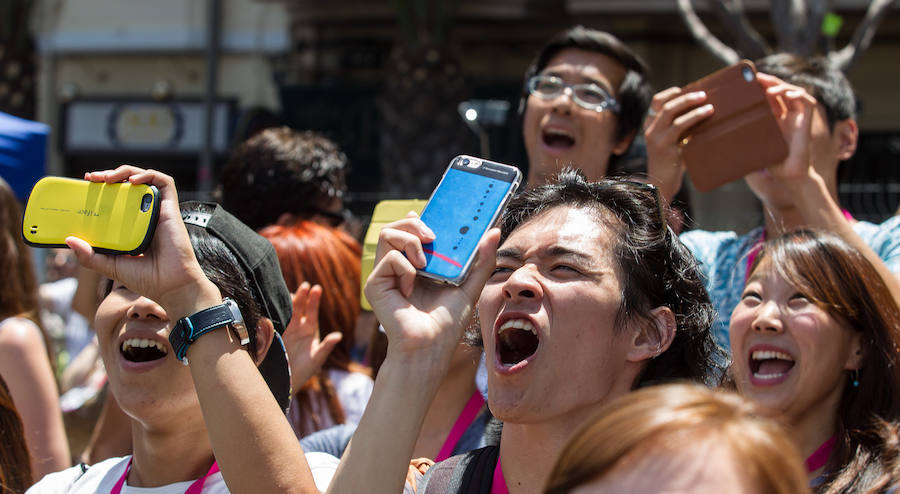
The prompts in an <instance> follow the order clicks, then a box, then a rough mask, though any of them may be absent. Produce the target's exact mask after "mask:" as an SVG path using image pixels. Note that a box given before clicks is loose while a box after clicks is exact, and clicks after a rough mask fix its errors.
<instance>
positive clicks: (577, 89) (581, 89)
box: [528, 75, 620, 114]
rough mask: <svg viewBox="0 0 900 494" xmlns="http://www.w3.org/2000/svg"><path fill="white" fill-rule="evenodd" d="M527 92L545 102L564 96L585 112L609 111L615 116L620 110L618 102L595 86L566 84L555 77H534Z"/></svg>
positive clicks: (530, 80) (591, 84)
mask: <svg viewBox="0 0 900 494" xmlns="http://www.w3.org/2000/svg"><path fill="white" fill-rule="evenodd" d="M528 92H529V93H531V94H533V95H535V96H537V97H539V98H541V99H545V100H551V99H554V98H557V97H559V95H560V94H566V95H567V96H569V97H570V98H572V101H574V102H575V104H577V105H578V106H580V107H582V108H584V109H586V110H594V111H597V112H602V111H606V110H609V111H611V112H613V113H615V114H618V113H619V110H620V106H619V102H618V101H616V99H615V98H613V97H612V95H611V94H609V92H607V91H606V89H603V88H602V87H600V86H598V85H597V84H594V83H588V84H566V82H565V81H563V80H562V79H561V78H559V77H556V76H555V75H536V76H533V77H531V78H529V79H528Z"/></svg>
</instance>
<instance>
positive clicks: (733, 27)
mask: <svg viewBox="0 0 900 494" xmlns="http://www.w3.org/2000/svg"><path fill="white" fill-rule="evenodd" d="M712 6H713V9H714V10H715V11H716V14H718V16H719V20H720V21H721V22H722V24H724V25H725V28H726V29H728V31H729V32H731V33H732V34H733V35H734V37H735V42H736V43H737V51H738V52H740V54H741V55H743V56H744V57H745V58H749V59H751V60H755V59H757V58H760V57H763V56H765V55H768V54H769V53H771V52H772V49H771V48H770V47H769V45H768V43H766V40H764V39H763V37H762V36H761V35H760V34H759V33H758V32H757V31H756V29H755V28H754V27H753V25H752V24H750V19H748V18H747V14H746V12H745V11H744V6H743V4H742V3H741V1H740V0H716V1H713V2H712Z"/></svg>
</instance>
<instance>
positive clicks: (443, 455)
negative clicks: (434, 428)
mask: <svg viewBox="0 0 900 494" xmlns="http://www.w3.org/2000/svg"><path fill="white" fill-rule="evenodd" d="M482 406H484V397H483V396H481V392H480V391H478V390H477V389H476V390H475V392H474V393H472V397H471V398H469V402H468V403H466V406H465V408H463V410H462V412H460V414H459V417H457V418H456V422H455V423H454V424H453V428H452V429H450V434H448V435H447V439H445V440H444V445H443V446H441V451H440V452H439V453H438V455H437V457H436V458H435V459H434V461H435V462H439V461H444V460H446V459H447V458H450V456H451V455H453V448H455V447H456V443H458V442H459V440H460V438H462V435H463V434H464V433H465V432H466V429H468V428H469V426H470V425H472V422H474V421H475V418H476V417H478V412H480V411H481V407H482Z"/></svg>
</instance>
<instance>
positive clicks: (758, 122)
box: [681, 60, 788, 192]
mask: <svg viewBox="0 0 900 494" xmlns="http://www.w3.org/2000/svg"><path fill="white" fill-rule="evenodd" d="M693 91H705V92H706V96H707V103H710V104H712V106H713V108H714V113H713V114H712V116H711V117H710V118H708V119H706V120H704V121H703V122H700V123H699V124H697V125H696V126H694V127H692V128H691V129H690V130H689V131H688V132H687V133H686V134H685V135H684V136H683V137H682V148H681V156H682V158H683V159H684V163H685V165H686V166H687V172H688V175H689V176H690V177H691V181H692V182H693V184H694V187H696V188H697V190H700V191H702V192H705V191H709V190H712V189H715V188H716V187H719V186H721V185H724V184H726V183H728V182H732V181H734V180H737V179H739V178H742V177H744V176H745V175H747V174H749V173H751V172H754V171H756V170H760V169H763V168H766V167H769V166H772V165H774V164H777V163H780V162H781V161H783V160H784V159H785V158H786V157H787V154H788V146H787V142H786V141H785V139H784V136H783V135H782V133H781V129H780V127H779V125H778V120H777V119H776V117H775V113H774V112H773V111H772V107H771V105H770V103H769V99H768V98H767V97H766V90H765V88H764V87H763V86H762V85H761V84H760V82H759V81H758V80H757V79H756V67H755V66H754V65H753V62H750V61H749V60H742V61H740V62H738V63H737V64H735V65H732V66H729V67H726V68H724V69H722V70H719V71H717V72H714V73H712V74H710V75H708V76H706V77H704V78H702V79H700V80H698V81H695V82H693V83H691V84H688V85H687V86H685V87H684V88H683V92H684V93H688V92H693Z"/></svg>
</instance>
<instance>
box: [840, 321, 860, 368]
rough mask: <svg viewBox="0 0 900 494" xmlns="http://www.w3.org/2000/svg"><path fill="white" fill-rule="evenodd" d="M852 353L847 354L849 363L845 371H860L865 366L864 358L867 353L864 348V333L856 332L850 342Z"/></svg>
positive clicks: (846, 364) (845, 365)
mask: <svg viewBox="0 0 900 494" xmlns="http://www.w3.org/2000/svg"><path fill="white" fill-rule="evenodd" d="M849 350H850V353H849V354H847V362H846V363H845V364H844V370H859V369H861V368H862V366H863V357H865V351H864V350H863V347H862V333H860V332H857V331H854V332H853V336H852V337H851V340H850V346H849Z"/></svg>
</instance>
